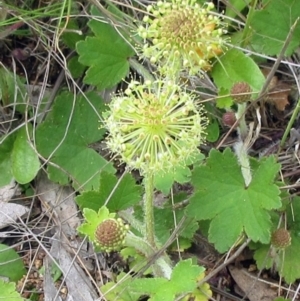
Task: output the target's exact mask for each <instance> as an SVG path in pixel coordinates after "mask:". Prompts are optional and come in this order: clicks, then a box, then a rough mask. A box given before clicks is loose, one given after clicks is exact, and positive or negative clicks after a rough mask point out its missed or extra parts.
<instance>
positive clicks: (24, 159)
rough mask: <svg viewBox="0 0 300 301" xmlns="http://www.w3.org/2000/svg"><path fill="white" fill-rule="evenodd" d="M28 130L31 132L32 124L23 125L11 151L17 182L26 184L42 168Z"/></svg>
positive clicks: (13, 172)
mask: <svg viewBox="0 0 300 301" xmlns="http://www.w3.org/2000/svg"><path fill="white" fill-rule="evenodd" d="M26 130H28V132H29V134H30V133H31V130H32V126H31V125H30V124H28V127H27V129H26V128H25V127H22V128H21V129H20V130H19V131H18V133H17V136H16V140H15V142H14V146H13V149H12V152H11V165H12V174H13V176H14V178H15V179H16V181H17V182H19V183H20V184H26V183H29V182H30V181H32V180H33V179H34V178H35V176H36V175H37V173H38V171H39V169H40V161H39V158H38V155H37V153H36V152H35V151H34V149H33V147H32V146H31V145H30V143H29V141H28V137H27V133H26Z"/></svg>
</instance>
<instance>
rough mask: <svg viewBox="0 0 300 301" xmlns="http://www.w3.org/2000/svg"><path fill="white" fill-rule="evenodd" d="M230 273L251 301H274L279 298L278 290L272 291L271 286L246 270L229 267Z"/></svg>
mask: <svg viewBox="0 0 300 301" xmlns="http://www.w3.org/2000/svg"><path fill="white" fill-rule="evenodd" d="M229 272H230V274H231V276H232V278H233V279H234V281H235V282H236V284H237V285H238V286H239V288H240V289H241V290H242V291H243V293H244V294H247V297H248V298H249V300H250V301H258V300H259V301H273V300H274V299H275V297H276V296H277V292H276V290H274V289H272V288H271V287H270V285H269V284H267V283H265V282H261V281H260V280H259V279H257V277H256V276H255V275H252V274H251V273H249V272H248V271H247V270H246V269H244V268H241V269H239V268H237V267H235V266H229Z"/></svg>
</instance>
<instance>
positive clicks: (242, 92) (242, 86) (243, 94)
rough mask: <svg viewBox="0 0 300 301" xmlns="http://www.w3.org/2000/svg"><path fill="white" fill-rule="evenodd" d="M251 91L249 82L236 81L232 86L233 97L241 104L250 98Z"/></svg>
mask: <svg viewBox="0 0 300 301" xmlns="http://www.w3.org/2000/svg"><path fill="white" fill-rule="evenodd" d="M251 92H252V89H251V87H250V86H249V84H248V83H245V82H239V83H235V84H234V85H233V87H232V88H231V91H230V94H231V97H232V99H233V100H234V101H235V102H236V103H239V104H241V103H244V102H246V101H248V100H249V99H250V97H251V95H250V93H251Z"/></svg>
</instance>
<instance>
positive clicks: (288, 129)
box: [280, 98, 300, 147]
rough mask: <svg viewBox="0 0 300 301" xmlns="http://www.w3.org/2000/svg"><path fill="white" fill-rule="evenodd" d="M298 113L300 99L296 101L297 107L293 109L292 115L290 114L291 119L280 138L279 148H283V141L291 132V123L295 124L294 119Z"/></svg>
mask: <svg viewBox="0 0 300 301" xmlns="http://www.w3.org/2000/svg"><path fill="white" fill-rule="evenodd" d="M299 111H300V98H299V99H298V102H297V106H296V108H295V109H294V111H293V114H292V117H291V119H290V120H289V123H288V125H287V127H286V129H285V131H284V134H283V137H282V139H281V141H280V147H283V146H284V144H285V141H286V138H287V136H288V134H289V133H290V131H291V128H292V125H293V123H294V122H295V120H296V118H297V116H298V113H299Z"/></svg>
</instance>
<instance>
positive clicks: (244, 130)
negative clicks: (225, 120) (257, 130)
mask: <svg viewBox="0 0 300 301" xmlns="http://www.w3.org/2000/svg"><path fill="white" fill-rule="evenodd" d="M246 108H247V104H246V103H242V104H238V111H237V112H236V114H235V117H236V119H237V120H238V121H239V126H238V133H239V136H240V139H241V140H242V141H244V140H245V138H246V137H247V135H248V127H247V124H246V120H245V112H246Z"/></svg>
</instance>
